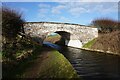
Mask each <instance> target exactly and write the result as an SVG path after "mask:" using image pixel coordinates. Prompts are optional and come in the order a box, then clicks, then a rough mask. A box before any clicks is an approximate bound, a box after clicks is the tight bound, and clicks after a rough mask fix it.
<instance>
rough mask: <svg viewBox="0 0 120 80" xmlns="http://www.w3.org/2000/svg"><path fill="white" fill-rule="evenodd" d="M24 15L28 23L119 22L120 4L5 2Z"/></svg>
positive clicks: (5, 4) (4, 4)
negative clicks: (103, 20)
mask: <svg viewBox="0 0 120 80" xmlns="http://www.w3.org/2000/svg"><path fill="white" fill-rule="evenodd" d="M2 4H3V6H7V7H10V8H12V9H15V10H17V11H19V12H21V13H22V17H23V19H25V21H26V22H41V21H45V22H62V23H74V24H80V25H90V24H91V21H92V20H94V19H98V18H110V19H114V20H118V2H3V3H2Z"/></svg>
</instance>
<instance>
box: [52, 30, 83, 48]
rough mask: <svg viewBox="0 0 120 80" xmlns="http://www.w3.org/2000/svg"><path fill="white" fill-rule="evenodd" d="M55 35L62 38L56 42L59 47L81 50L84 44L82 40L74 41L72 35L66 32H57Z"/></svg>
mask: <svg viewBox="0 0 120 80" xmlns="http://www.w3.org/2000/svg"><path fill="white" fill-rule="evenodd" d="M54 33H57V34H59V35H60V36H61V39H60V40H59V41H57V42H56V44H59V45H65V46H70V47H76V48H81V47H82V42H81V41H80V40H78V39H77V38H76V39H73V38H72V36H73V35H72V34H71V33H69V32H66V31H56V32H54Z"/></svg>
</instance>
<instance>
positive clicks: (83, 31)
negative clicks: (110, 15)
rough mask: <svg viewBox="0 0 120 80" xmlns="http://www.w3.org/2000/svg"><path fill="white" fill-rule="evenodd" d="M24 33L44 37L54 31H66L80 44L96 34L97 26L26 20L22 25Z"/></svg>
mask: <svg viewBox="0 0 120 80" xmlns="http://www.w3.org/2000/svg"><path fill="white" fill-rule="evenodd" d="M24 28H25V32H26V34H28V35H30V36H38V37H41V38H43V40H44V38H45V36H46V35H48V34H50V33H53V32H56V31H66V32H69V33H70V34H71V36H70V39H71V40H80V41H81V42H82V44H85V43H87V42H88V41H90V40H92V39H93V38H95V37H97V36H98V30H97V28H92V27H90V26H85V25H79V24H69V23H54V22H27V23H25V25H24Z"/></svg>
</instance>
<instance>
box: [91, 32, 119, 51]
mask: <svg viewBox="0 0 120 80" xmlns="http://www.w3.org/2000/svg"><path fill="white" fill-rule="evenodd" d="M91 48H92V49H98V50H104V51H111V52H115V53H120V30H118V31H113V32H111V33H107V34H100V35H99V37H98V38H97V40H96V42H95V43H94V44H93V45H92V47H91Z"/></svg>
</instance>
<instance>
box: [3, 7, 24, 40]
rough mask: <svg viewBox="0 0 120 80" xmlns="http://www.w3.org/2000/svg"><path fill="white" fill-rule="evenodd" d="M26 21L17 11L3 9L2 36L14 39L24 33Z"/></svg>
mask: <svg viewBox="0 0 120 80" xmlns="http://www.w3.org/2000/svg"><path fill="white" fill-rule="evenodd" d="M23 24H24V20H23V19H21V14H20V13H18V12H17V11H15V10H12V9H9V8H6V7H3V8H2V35H3V36H4V37H5V38H7V39H14V38H16V37H17V34H19V32H21V31H23Z"/></svg>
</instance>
